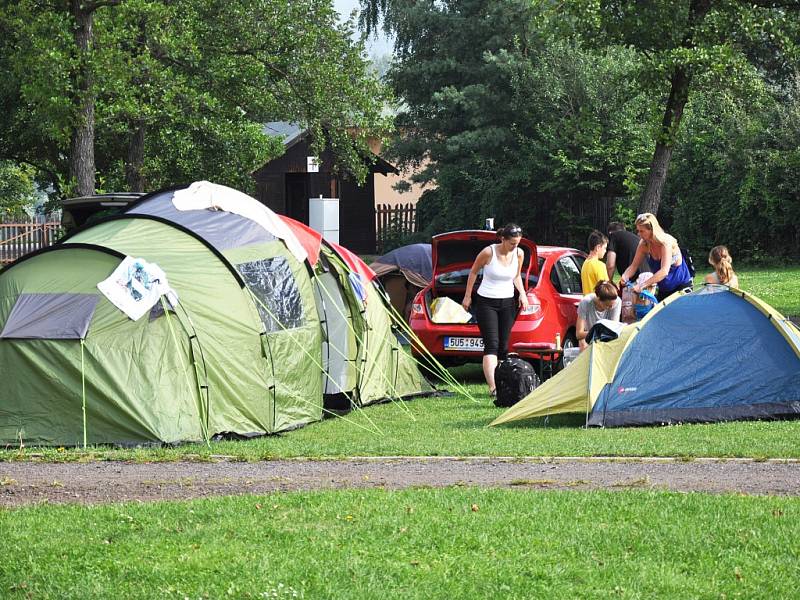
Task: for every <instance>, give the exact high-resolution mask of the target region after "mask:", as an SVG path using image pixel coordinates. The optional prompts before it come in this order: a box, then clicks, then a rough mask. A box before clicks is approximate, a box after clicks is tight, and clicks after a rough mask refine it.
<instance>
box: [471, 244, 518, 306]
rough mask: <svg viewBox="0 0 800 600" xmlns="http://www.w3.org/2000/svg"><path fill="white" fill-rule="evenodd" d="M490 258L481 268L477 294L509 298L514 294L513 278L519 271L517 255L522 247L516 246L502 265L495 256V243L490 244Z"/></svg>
mask: <svg viewBox="0 0 800 600" xmlns="http://www.w3.org/2000/svg"><path fill="white" fill-rule="evenodd" d="M490 248H491V249H492V260H490V261H489V264H487V265H486V266H485V267H484V268H483V279H482V280H481V284H480V285H479V286H478V295H480V296H483V297H484V298H511V297H512V296H513V295H514V278H515V277H516V276H517V272H518V271H519V257H520V256H521V255H522V249H520V248H517V252H516V254H515V255H514V256H510V257H509V260H508V264H507V265H504V264H503V263H502V262H501V261H500V257H499V256H497V244H492V245H491V246H490Z"/></svg>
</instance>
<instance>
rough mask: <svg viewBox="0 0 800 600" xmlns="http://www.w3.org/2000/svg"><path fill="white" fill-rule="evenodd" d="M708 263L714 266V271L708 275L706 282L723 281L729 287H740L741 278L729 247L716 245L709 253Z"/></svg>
mask: <svg viewBox="0 0 800 600" xmlns="http://www.w3.org/2000/svg"><path fill="white" fill-rule="evenodd" d="M708 263H709V264H710V265H711V266H712V267H714V272H713V273H709V274H708V275H706V278H705V282H706V283H721V284H722V285H727V286H728V287H732V288H738V287H739V278H738V277H737V276H736V271H734V270H733V259H732V258H731V254H730V252H728V248H727V247H725V246H714V247H713V248H712V249H711V252H709V253H708Z"/></svg>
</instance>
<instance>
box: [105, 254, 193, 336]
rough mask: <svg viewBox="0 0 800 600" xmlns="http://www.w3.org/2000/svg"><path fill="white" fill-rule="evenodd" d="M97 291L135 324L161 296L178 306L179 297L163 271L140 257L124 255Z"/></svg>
mask: <svg viewBox="0 0 800 600" xmlns="http://www.w3.org/2000/svg"><path fill="white" fill-rule="evenodd" d="M97 289H99V290H100V291H101V292H102V293H103V295H104V296H105V297H106V298H108V300H109V301H110V302H111V303H112V304H113V305H114V306H116V307H117V308H119V309H120V310H121V311H122V312H124V313H125V314H126V315H128V316H129V317H130V318H131V319H133V320H134V321H138V320H139V319H140V318H141V317H142V315H144V314H145V313H147V311H149V310H150V309H151V308H153V306H154V305H155V304H156V302H158V301H159V299H160V298H161V296H164V295H166V296H167V300H168V301H169V303H170V304H171V305H172V306H173V307H175V306H177V305H178V296H177V294H176V293H175V291H174V290H173V289H172V288H170V287H169V282H168V281H167V275H166V274H165V273H164V271H162V270H161V268H160V267H159V266H158V265H156V264H155V263H149V262H147V261H146V260H143V259H141V258H132V257H130V256H126V257H125V259H124V260H123V261H122V262H121V263H119V266H118V267H117V268H116V269H114V272H113V273H111V275H110V276H109V277H108V278H107V279H104V280H103V281H101V282H100V283H98V284H97Z"/></svg>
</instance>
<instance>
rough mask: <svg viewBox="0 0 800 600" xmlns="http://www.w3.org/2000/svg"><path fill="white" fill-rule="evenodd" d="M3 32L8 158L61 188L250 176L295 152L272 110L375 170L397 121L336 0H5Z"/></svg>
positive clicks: (0, 97)
mask: <svg viewBox="0 0 800 600" xmlns="http://www.w3.org/2000/svg"><path fill="white" fill-rule="evenodd" d="M0 33H4V34H6V35H4V36H3V39H2V40H0V50H2V55H1V56H0V67H1V68H2V72H3V73H4V74H6V77H5V80H4V81H3V82H2V83H0V103H1V105H2V106H3V108H5V109H7V110H6V114H7V115H8V116H9V118H8V119H7V120H6V122H5V123H3V124H0V158H2V157H6V158H13V159H14V160H16V161H18V162H26V163H29V164H33V165H36V166H37V168H38V169H39V172H40V173H42V174H44V176H45V177H46V178H47V179H49V180H50V181H52V182H53V183H54V185H55V186H56V187H57V189H59V190H60V191H61V192H62V193H68V192H78V193H91V192H93V191H94V190H95V189H96V188H98V187H99V188H100V189H109V188H110V187H127V188H128V189H132V190H137V189H143V188H144V187H154V186H159V185H162V184H168V183H175V182H181V181H187V180H191V179H197V178H214V179H216V180H217V181H220V182H222V183H229V184H232V185H236V186H237V187H240V188H247V187H249V186H251V185H252V181H251V179H250V177H249V173H250V171H252V169H254V168H256V167H258V166H259V165H260V164H261V163H263V161H265V160H268V159H270V158H272V157H274V156H275V155H276V154H278V153H279V152H282V145H281V143H280V140H276V139H270V138H268V137H266V136H264V134H263V133H262V123H263V122H265V121H269V120H291V121H295V122H299V123H301V124H302V125H304V126H307V127H308V128H309V129H311V131H312V133H313V139H314V140H315V142H316V144H317V148H318V149H321V148H322V147H324V146H327V147H329V148H331V149H332V150H333V151H334V154H335V156H336V157H337V159H338V164H339V165H340V167H341V168H342V169H344V170H348V171H352V172H354V173H355V174H356V176H358V177H362V178H363V177H364V176H365V175H366V171H367V169H366V167H365V165H364V156H367V155H368V154H367V146H366V138H367V136H369V135H375V134H378V135H381V134H382V133H383V131H384V129H385V126H386V122H385V118H384V117H383V116H382V112H381V111H382V109H383V105H384V102H385V100H386V90H385V88H384V87H383V86H382V85H381V84H380V83H379V82H378V80H377V79H376V78H375V77H374V76H372V75H371V74H370V73H369V70H368V64H367V61H366V59H365V57H364V52H363V47H362V46H361V45H359V44H354V43H353V42H352V41H351V36H350V34H351V26H350V25H339V24H338V20H337V16H336V13H335V12H334V11H333V9H332V7H331V2H330V0H293V1H292V2H285V1H283V0H230V1H228V0H224V1H223V0H210V1H208V2H200V1H198V0H117V1H108V2H103V1H95V2H81V1H78V0H72V1H71V2H56V1H50V2H42V1H40V0H21V1H20V2H10V1H5V0H0ZM90 142H91V143H90ZM95 146H96V147H97V149H98V150H99V151H98V152H97V159H96V165H95V159H94V158H93V152H94V147H95ZM95 166H96V167H97V169H98V181H95V179H94V177H95V175H94V168H95ZM98 182H99V186H98Z"/></svg>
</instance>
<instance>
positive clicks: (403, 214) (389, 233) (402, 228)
mask: <svg viewBox="0 0 800 600" xmlns="http://www.w3.org/2000/svg"><path fill="white" fill-rule="evenodd" d="M418 230H419V226H418V223H417V208H416V206H414V205H413V204H411V203H409V204H398V205H395V206H392V205H389V204H378V206H377V207H376V208H375V241H376V245H377V251H378V253H379V254H383V252H384V248H386V246H387V245H392V246H394V245H399V242H402V239H403V238H404V237H405V236H407V235H409V234H411V233H414V232H416V231H418Z"/></svg>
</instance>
